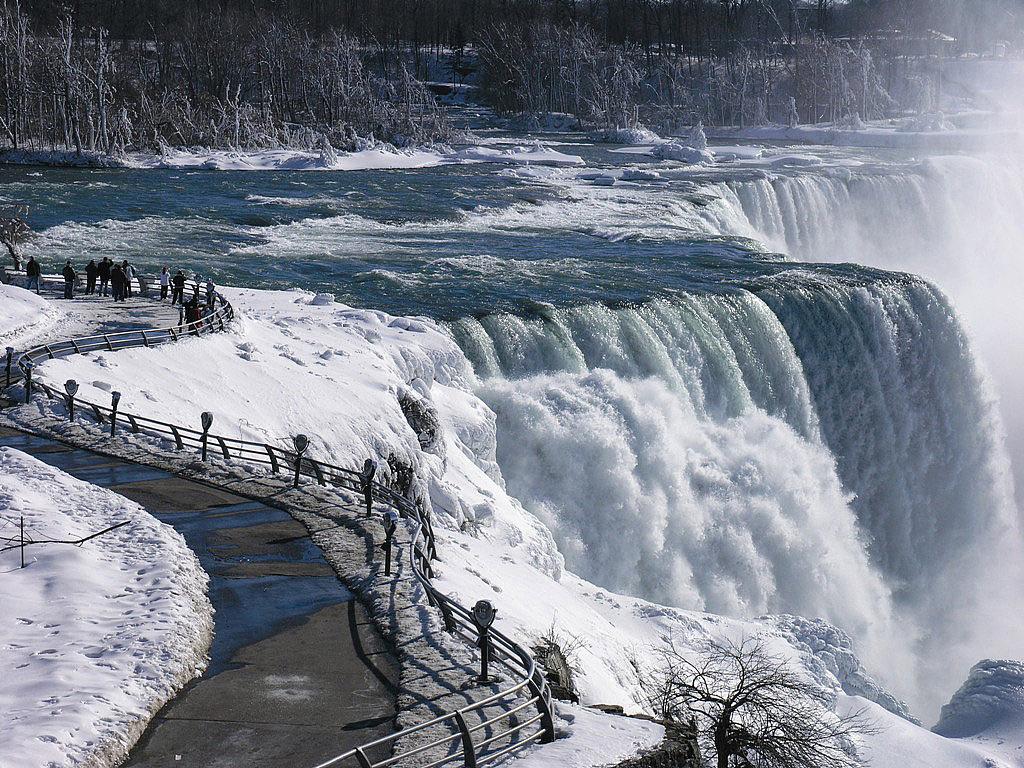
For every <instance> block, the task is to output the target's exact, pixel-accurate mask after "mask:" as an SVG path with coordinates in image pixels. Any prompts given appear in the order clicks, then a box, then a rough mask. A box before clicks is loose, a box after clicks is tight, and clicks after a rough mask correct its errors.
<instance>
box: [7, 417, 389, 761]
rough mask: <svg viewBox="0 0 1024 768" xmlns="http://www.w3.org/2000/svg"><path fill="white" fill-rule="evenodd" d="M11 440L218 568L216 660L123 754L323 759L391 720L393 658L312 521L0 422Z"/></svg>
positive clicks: (139, 757)
mask: <svg viewBox="0 0 1024 768" xmlns="http://www.w3.org/2000/svg"><path fill="white" fill-rule="evenodd" d="M0 446H10V447H12V448H16V449H18V450H21V451H24V452H26V453H29V454H31V455H34V456H35V457H36V458H38V459H40V460H42V461H44V462H46V463H48V464H51V465H53V466H55V467H58V468H60V469H62V470H64V471H65V472H68V473H69V474H71V475H73V476H75V477H78V478H80V479H82V480H86V481H88V482H91V483H94V484H96V485H99V486H102V487H105V488H109V489H111V490H112V491H115V492H116V493H119V494H121V495H123V496H125V497H127V498H129V499H132V500H133V501H136V502H137V503H139V504H140V505H142V506H143V507H145V508H146V509H147V510H148V511H149V512H150V513H151V514H153V515H154V516H155V517H157V518H158V519H160V520H162V521H163V522H165V523H167V524H169V525H172V526H174V528H175V529H176V530H178V531H179V532H180V533H181V534H182V535H183V536H184V537H185V539H186V541H187V542H188V544H189V546H190V547H191V548H192V550H193V551H194V552H195V553H196V554H197V556H198V557H199V560H200V562H201V563H202V565H203V568H204V569H205V570H206V572H207V573H208V574H210V600H211V602H212V603H213V606H214V609H215V610H216V615H215V637H214V641H213V645H212V647H211V649H210V656H211V660H210V666H209V669H208V670H207V671H206V673H205V674H204V675H203V676H202V677H201V678H199V679H198V680H196V681H194V682H193V683H191V684H190V685H189V686H188V687H187V688H186V689H185V690H184V691H182V692H181V693H180V694H179V695H178V696H177V697H176V698H175V699H174V700H172V701H171V702H170V703H169V704H168V705H167V706H165V707H164V708H163V709H162V710H161V711H160V712H159V713H157V715H156V716H155V717H154V719H153V721H152V723H151V724H150V726H149V728H148V729H147V730H146V732H145V733H144V735H143V736H142V738H141V739H140V741H139V743H138V744H137V745H136V747H135V748H134V749H133V750H132V752H131V754H130V756H129V758H128V760H127V761H126V762H125V763H124V764H123V765H124V766H140V767H141V766H146V767H147V768H148V767H156V766H175V767H176V768H182V767H183V766H202V767H203V768H215V767H217V766H241V765H245V766H270V765H274V766H278V767H282V766H288V767H291V766H295V768H303V767H304V766H313V765H316V764H317V763H318V762H321V761H322V760H324V759H326V758H328V757H330V756H332V755H334V754H337V753H340V752H343V751H345V750H347V749H350V748H352V747H354V746H357V745H359V744H363V743H365V742H367V741H370V740H372V739H375V738H377V737H379V736H383V735H385V734H387V733H391V732H392V731H393V719H394V714H395V690H396V687H395V686H396V680H397V672H398V670H397V666H396V663H395V661H394V659H393V657H392V655H391V653H390V652H389V650H388V648H387V646H386V645H385V643H384V641H383V640H382V639H381V637H380V636H379V634H378V633H377V631H376V628H375V627H374V626H373V624H372V622H371V621H370V619H369V618H368V617H367V615H366V613H365V611H364V609H363V608H362V607H361V606H360V605H359V604H358V603H357V602H356V601H355V600H354V599H353V596H352V594H351V593H350V592H349V591H348V590H347V589H346V588H345V587H344V586H343V585H342V583H341V582H340V581H338V579H337V577H336V576H335V575H334V572H333V571H332V570H331V568H330V566H329V565H328V564H327V562H326V561H325V560H324V558H323V555H322V554H321V552H320V550H319V549H318V548H317V547H316V546H315V545H314V544H313V543H312V542H311V541H310V539H309V536H308V533H307V531H306V529H305V527H304V526H302V525H301V524H300V523H298V522H296V521H295V520H293V519H292V518H291V516H289V515H288V514H287V513H286V512H284V511H282V510H279V509H275V508H273V507H268V506H266V505H264V504H261V503H259V502H256V501H252V500H249V499H246V498H243V497H241V496H237V495H235V494H232V493H229V492H227V491H224V490H221V489H218V488H213V487H210V486H206V485H202V484H200V483H196V482H193V481H191V480H185V479H182V478H179V477H176V476H174V475H171V474H170V473H168V472H164V471H162V470H158V469H153V468H150V467H143V466H138V465H134V464H129V463H126V462H123V461H121V460H119V459H115V458H111V457H107V456H102V455H100V454H96V453H92V452H90V451H86V450H82V449H79V448H73V447H70V446H66V445H63V444H61V443H58V442H55V441H52V440H49V439H46V438H40V437H35V436H30V435H25V434H22V433H20V432H16V431H13V430H8V429H5V428H2V427H0Z"/></svg>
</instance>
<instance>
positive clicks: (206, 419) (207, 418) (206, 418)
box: [199, 411, 213, 461]
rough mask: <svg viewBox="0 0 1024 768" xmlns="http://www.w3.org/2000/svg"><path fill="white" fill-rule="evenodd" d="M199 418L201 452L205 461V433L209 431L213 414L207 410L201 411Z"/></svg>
mask: <svg viewBox="0 0 1024 768" xmlns="http://www.w3.org/2000/svg"><path fill="white" fill-rule="evenodd" d="M199 418H200V419H201V420H202V422H203V438H202V439H203V452H202V460H203V461H206V441H207V435H208V434H209V432H210V427H212V426H213V414H212V413H210V412H209V411H203V413H202V415H201V416H200V417H199Z"/></svg>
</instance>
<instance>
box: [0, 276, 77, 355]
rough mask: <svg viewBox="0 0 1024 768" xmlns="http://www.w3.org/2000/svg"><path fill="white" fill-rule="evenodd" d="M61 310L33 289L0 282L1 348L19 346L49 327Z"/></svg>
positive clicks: (57, 318)
mask: <svg viewBox="0 0 1024 768" xmlns="http://www.w3.org/2000/svg"><path fill="white" fill-rule="evenodd" d="M62 315H63V313H62V312H61V311H60V309H58V308H57V306H56V305H54V304H53V303H52V302H49V301H47V300H46V299H44V298H42V297H41V296H37V295H36V294H35V293H33V292H32V291H27V290H25V289H24V288H18V287H16V286H13V285H5V284H3V283H0V351H2V348H3V347H14V348H15V349H18V348H20V347H22V346H24V345H25V344H26V343H28V342H31V341H32V340H34V339H36V338H38V337H39V336H40V335H41V334H43V333H45V332H46V331H49V330H51V329H52V328H53V326H54V325H55V324H56V323H57V321H58V320H60V319H61V317H62Z"/></svg>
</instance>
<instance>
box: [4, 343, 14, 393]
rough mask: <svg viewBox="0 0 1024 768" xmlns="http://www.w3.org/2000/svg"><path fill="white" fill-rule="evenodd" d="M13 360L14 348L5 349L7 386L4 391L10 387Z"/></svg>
mask: <svg viewBox="0 0 1024 768" xmlns="http://www.w3.org/2000/svg"><path fill="white" fill-rule="evenodd" d="M12 360H14V347H8V348H7V384H6V385H5V386H4V389H9V388H10V386H11V361H12Z"/></svg>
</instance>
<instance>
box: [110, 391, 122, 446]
mask: <svg viewBox="0 0 1024 768" xmlns="http://www.w3.org/2000/svg"><path fill="white" fill-rule="evenodd" d="M119 402H121V393H120V392H118V391H117V390H114V391H113V392H111V393H110V436H111V437H113V436H114V430H115V428H116V425H117V404H118V403H119Z"/></svg>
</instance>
